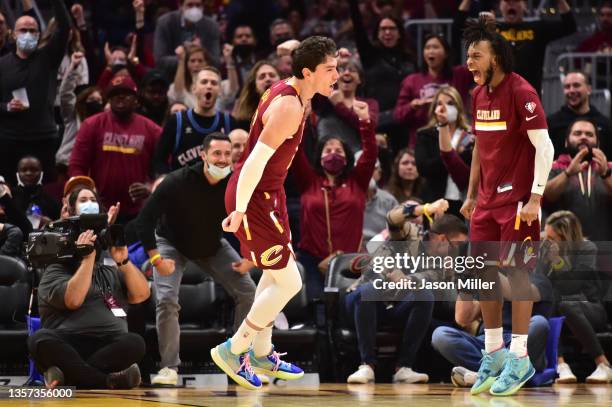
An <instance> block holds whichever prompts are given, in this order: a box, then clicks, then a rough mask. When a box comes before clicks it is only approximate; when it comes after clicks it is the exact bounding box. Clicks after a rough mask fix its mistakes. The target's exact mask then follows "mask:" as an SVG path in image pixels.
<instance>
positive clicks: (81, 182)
mask: <svg viewBox="0 0 612 407" xmlns="http://www.w3.org/2000/svg"><path fill="white" fill-rule="evenodd" d="M77 187H85V188H90V189H96V183H95V182H94V180H93V179H91V178H90V177H88V176H86V175H78V176H76V177H71V178H70V179H69V180H68V181H66V183H65V184H64V196H66V195H68V194H69V193H70V192H72V191H74V189H75V188H77Z"/></svg>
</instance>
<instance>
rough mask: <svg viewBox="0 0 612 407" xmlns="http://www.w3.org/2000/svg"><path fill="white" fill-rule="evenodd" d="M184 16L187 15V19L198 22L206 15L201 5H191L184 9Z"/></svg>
mask: <svg viewBox="0 0 612 407" xmlns="http://www.w3.org/2000/svg"><path fill="white" fill-rule="evenodd" d="M183 16H185V20H187V21H189V22H191V23H197V22H198V21H200V20H201V19H202V17H203V16H204V12H203V11H202V9H201V8H200V7H190V8H188V9H187V10H184V11H183Z"/></svg>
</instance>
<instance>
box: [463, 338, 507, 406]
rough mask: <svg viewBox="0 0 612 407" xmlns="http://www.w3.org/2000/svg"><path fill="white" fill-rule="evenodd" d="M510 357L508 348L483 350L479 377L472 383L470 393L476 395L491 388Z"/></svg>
mask: <svg viewBox="0 0 612 407" xmlns="http://www.w3.org/2000/svg"><path fill="white" fill-rule="evenodd" d="M507 357H508V350H507V349H506V348H500V349H498V350H496V351H495V352H491V353H487V352H486V351H485V350H484V349H483V350H482V359H480V368H479V369H478V378H477V379H476V383H474V385H472V388H471V389H470V394H472V395H476V394H480V393H482V392H483V391H487V390H489V389H490V388H491V385H493V383H494V382H495V379H496V378H497V376H499V375H500V374H501V372H502V370H503V368H504V362H505V361H506V358H507Z"/></svg>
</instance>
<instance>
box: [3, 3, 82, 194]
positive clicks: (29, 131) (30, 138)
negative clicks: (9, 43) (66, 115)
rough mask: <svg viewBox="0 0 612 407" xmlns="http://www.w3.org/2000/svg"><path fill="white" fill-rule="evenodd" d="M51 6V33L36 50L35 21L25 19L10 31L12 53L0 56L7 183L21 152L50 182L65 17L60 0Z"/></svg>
mask: <svg viewBox="0 0 612 407" xmlns="http://www.w3.org/2000/svg"><path fill="white" fill-rule="evenodd" d="M51 4H52V6H53V14H54V16H55V20H56V22H57V29H56V31H55V33H54V34H53V35H52V36H51V38H50V39H49V41H48V43H47V44H46V45H45V46H44V47H42V48H40V47H39V46H38V42H39V38H40V28H39V26H38V22H37V21H36V20H35V19H34V18H32V17H31V16H27V15H25V16H22V17H20V18H18V19H17V21H16V23H15V28H14V30H13V33H12V37H13V40H14V41H15V45H16V47H15V51H13V52H9V53H7V54H6V55H4V56H3V57H2V58H0V72H1V73H2V74H1V75H0V122H1V123H2V126H1V127H0V174H2V175H4V176H5V177H7V181H8V182H9V183H11V184H13V183H14V181H15V179H14V178H15V175H14V174H15V168H16V166H17V161H18V160H19V159H21V157H23V156H24V155H26V154H29V155H34V156H36V157H37V158H38V159H39V160H40V161H41V163H42V164H43V171H44V172H45V179H46V180H52V178H53V176H52V174H53V173H54V154H55V149H56V145H57V136H58V135H57V125H56V123H55V118H54V114H53V102H54V100H55V94H56V91H57V71H58V69H59V66H60V63H61V61H62V58H63V57H64V52H65V49H66V44H67V43H68V33H69V30H70V15H69V14H68V11H67V10H66V7H65V5H64V1H63V0H53V1H52V2H51ZM0 19H3V17H0ZM3 21H5V20H3ZM5 24H6V22H5ZM0 31H1V30H0ZM50 175H51V177H49V176H50Z"/></svg>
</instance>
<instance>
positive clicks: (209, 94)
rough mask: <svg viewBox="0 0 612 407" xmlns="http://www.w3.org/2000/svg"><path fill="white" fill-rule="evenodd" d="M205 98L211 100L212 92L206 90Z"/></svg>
mask: <svg viewBox="0 0 612 407" xmlns="http://www.w3.org/2000/svg"><path fill="white" fill-rule="evenodd" d="M204 98H205V99H206V100H210V99H212V92H206V93H205V94H204Z"/></svg>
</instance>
